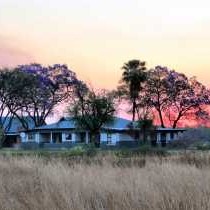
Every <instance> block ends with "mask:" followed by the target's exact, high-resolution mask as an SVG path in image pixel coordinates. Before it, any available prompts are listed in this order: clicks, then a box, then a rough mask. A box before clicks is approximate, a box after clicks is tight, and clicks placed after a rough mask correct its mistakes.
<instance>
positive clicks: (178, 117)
mask: <svg viewBox="0 0 210 210" xmlns="http://www.w3.org/2000/svg"><path fill="white" fill-rule="evenodd" d="M181 117H182V115H181V114H179V115H178V116H177V118H176V120H175V121H174V123H173V128H176V126H177V123H178V122H179V120H180V119H181Z"/></svg>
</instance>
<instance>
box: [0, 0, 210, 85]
mask: <svg viewBox="0 0 210 210" xmlns="http://www.w3.org/2000/svg"><path fill="white" fill-rule="evenodd" d="M209 11H210V1H209V0H199V1H198V0H176V1H174V0H173V1H172V0H146V1H143V0H77V1H75V0H74V1H73V0H48V1H47V0H0V66H14V65H17V64H25V63H30V62H38V63H42V64H45V65H48V64H53V63H65V64H68V66H69V67H70V68H71V69H72V70H73V71H75V72H76V73H77V74H78V76H79V77H80V78H81V79H83V80H85V81H86V82H89V83H92V84H93V85H95V86H97V87H105V88H114V87H115V86H116V85H117V82H118V80H119V78H120V75H121V71H122V70H121V69H120V68H121V66H122V65H123V63H124V62H126V61H128V60H129V59H133V58H135V59H141V60H145V61H147V64H148V67H153V66H155V65H159V64H160V65H164V66H168V67H170V68H173V69H176V70H177V71H180V72H184V73H186V74H187V75H189V76H192V75H195V76H197V77H198V79H199V80H200V81H202V82H204V84H206V85H208V86H210V76H209V77H208V74H209V71H210V12H209Z"/></svg>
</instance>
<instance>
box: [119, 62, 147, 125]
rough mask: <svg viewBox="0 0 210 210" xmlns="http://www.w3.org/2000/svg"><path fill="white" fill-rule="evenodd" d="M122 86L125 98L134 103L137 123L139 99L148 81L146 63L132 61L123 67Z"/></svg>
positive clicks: (133, 111)
mask: <svg viewBox="0 0 210 210" xmlns="http://www.w3.org/2000/svg"><path fill="white" fill-rule="evenodd" d="M122 69H123V70H124V71H123V73H122V79H121V85H120V86H119V87H118V89H119V91H120V92H121V94H122V95H123V96H126V97H128V99H129V101H130V102H131V103H132V120H133V121H135V115H136V111H137V99H138V98H139V93H140V92H141V90H142V83H144V82H145V80H146V63H145V62H144V61H140V60H130V61H128V63H125V64H124V66H123V67H122Z"/></svg>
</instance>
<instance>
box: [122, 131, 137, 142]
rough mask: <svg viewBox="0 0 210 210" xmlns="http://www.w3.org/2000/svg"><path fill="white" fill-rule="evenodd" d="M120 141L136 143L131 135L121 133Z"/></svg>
mask: <svg viewBox="0 0 210 210" xmlns="http://www.w3.org/2000/svg"><path fill="white" fill-rule="evenodd" d="M119 141H135V139H134V138H133V137H132V136H131V135H128V134H122V133H120V134H119Z"/></svg>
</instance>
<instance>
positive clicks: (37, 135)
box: [35, 133, 40, 143]
mask: <svg viewBox="0 0 210 210" xmlns="http://www.w3.org/2000/svg"><path fill="white" fill-rule="evenodd" d="M35 142H37V143H39V142H40V138H39V133H35Z"/></svg>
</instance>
